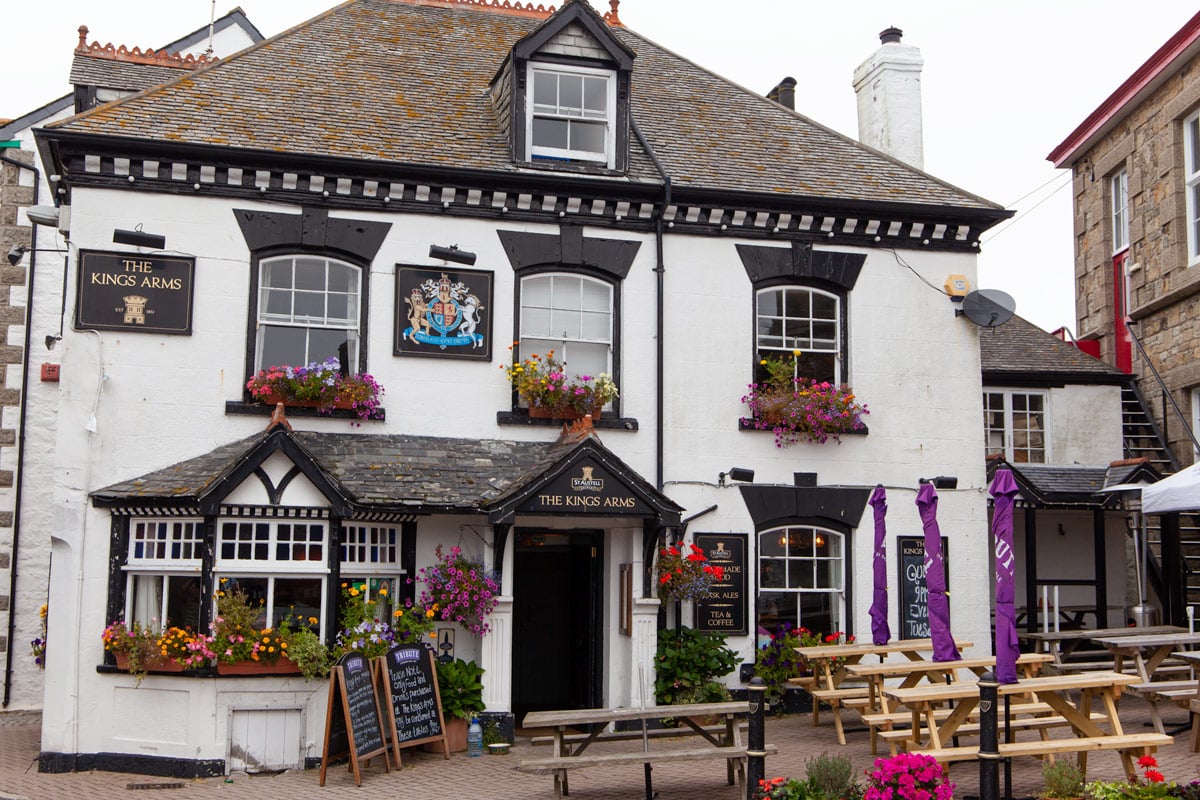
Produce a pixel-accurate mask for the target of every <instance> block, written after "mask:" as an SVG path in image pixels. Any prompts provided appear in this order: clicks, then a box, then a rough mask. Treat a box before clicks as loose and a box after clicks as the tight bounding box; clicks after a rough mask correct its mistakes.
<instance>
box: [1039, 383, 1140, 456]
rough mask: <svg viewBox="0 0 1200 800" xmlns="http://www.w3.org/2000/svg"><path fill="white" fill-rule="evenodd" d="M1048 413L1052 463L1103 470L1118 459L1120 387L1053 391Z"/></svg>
mask: <svg viewBox="0 0 1200 800" xmlns="http://www.w3.org/2000/svg"><path fill="white" fill-rule="evenodd" d="M1049 413H1050V421H1049V425H1048V426H1047V427H1048V428H1049V433H1050V456H1051V461H1052V463H1055V464H1089V465H1095V466H1107V465H1108V464H1111V463H1112V462H1113V461H1116V460H1117V459H1119V458H1121V457H1122V453H1123V451H1124V443H1123V442H1122V439H1121V387H1120V386H1081V385H1077V384H1076V385H1068V386H1061V387H1056V388H1054V389H1051V390H1050V403H1049Z"/></svg>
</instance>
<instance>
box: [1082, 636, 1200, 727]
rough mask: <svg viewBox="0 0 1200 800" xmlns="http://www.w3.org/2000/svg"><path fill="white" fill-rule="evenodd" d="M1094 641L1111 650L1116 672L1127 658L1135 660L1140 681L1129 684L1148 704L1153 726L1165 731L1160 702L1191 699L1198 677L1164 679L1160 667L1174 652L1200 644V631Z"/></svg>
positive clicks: (1121, 667)
mask: <svg viewBox="0 0 1200 800" xmlns="http://www.w3.org/2000/svg"><path fill="white" fill-rule="evenodd" d="M1135 630H1137V629H1135ZM1095 642H1096V644H1099V645H1101V646H1103V647H1104V648H1105V649H1106V650H1108V651H1109V652H1110V653H1112V655H1113V669H1115V670H1116V671H1117V672H1121V671H1122V670H1123V669H1124V667H1125V660H1126V659H1130V660H1132V662H1133V666H1134V670H1135V673H1136V676H1137V679H1138V680H1137V681H1136V682H1135V683H1134V684H1133V685H1131V686H1130V687H1129V691H1130V693H1131V694H1135V695H1137V696H1138V697H1140V698H1142V699H1143V700H1145V701H1146V702H1147V703H1148V704H1149V706H1150V720H1151V721H1152V722H1153V724H1154V729H1155V730H1156V731H1158V732H1159V733H1163V732H1164V730H1165V727H1164V725H1163V721H1162V714H1161V712H1160V711H1159V707H1158V704H1159V703H1160V702H1162V701H1164V700H1165V701H1169V702H1174V701H1175V699H1176V697H1177V696H1178V695H1183V696H1187V697H1189V698H1190V696H1191V695H1194V694H1195V693H1196V680H1195V679H1194V678H1191V677H1189V678H1188V679H1187V680H1182V681H1166V680H1162V679H1161V678H1162V676H1161V675H1160V674H1159V673H1160V668H1161V667H1162V666H1163V664H1164V662H1165V661H1166V660H1167V657H1168V656H1169V655H1171V652H1172V651H1174V650H1185V651H1186V649H1187V648H1189V647H1194V646H1195V645H1198V644H1200V633H1188V632H1187V631H1186V630H1183V629H1180V630H1179V631H1176V632H1172V633H1139V634H1137V635H1134V636H1111V637H1101V638H1098V639H1096V640H1095Z"/></svg>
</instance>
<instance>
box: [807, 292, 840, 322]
mask: <svg viewBox="0 0 1200 800" xmlns="http://www.w3.org/2000/svg"><path fill="white" fill-rule="evenodd" d="M812 304H813V316H814V317H815V318H817V319H828V320H836V319H837V305H838V303H837V298H834V297H829V296H828V295H824V294H816V293H813V295H812Z"/></svg>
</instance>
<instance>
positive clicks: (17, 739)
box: [0, 698, 1200, 800]
mask: <svg viewBox="0 0 1200 800" xmlns="http://www.w3.org/2000/svg"><path fill="white" fill-rule="evenodd" d="M826 719H827V715H826V716H823V721H825V720H826ZM846 719H847V722H849V720H850V715H849V714H847V716H846ZM1121 719H1122V722H1123V724H1124V726H1125V730H1126V732H1130V733H1132V732H1137V731H1147V730H1150V729H1149V728H1148V727H1146V721H1147V720H1148V719H1149V715H1148V714H1147V713H1146V707H1145V704H1144V703H1142V702H1141V701H1139V700H1137V699H1136V698H1126V699H1124V700H1123V701H1122V702H1121ZM1167 720H1168V723H1169V724H1171V723H1175V724H1178V723H1183V722H1185V721H1186V716H1185V714H1184V712H1182V711H1179V710H1172V711H1171V712H1169V713H1168V716H1167ZM10 721H16V722H21V721H20V720H10ZM38 736H39V727H38V725H36V724H28V722H27V721H24V724H15V725H14V724H9V725H4V717H3V716H0V800H11V799H12V798H28V800H59V798H70V797H74V798H87V797H95V798H101V797H102V798H106V799H107V798H114V797H122V796H127V797H130V798H131V800H151V798H154V797H161V798H164V799H165V800H192V799H193V798H196V799H200V798H222V800H242V799H243V798H244V799H245V800H275V799H276V798H278V799H279V800H285V799H286V800H296V798H306V797H322V798H324V797H328V798H337V797H347V798H349V797H354V798H358V799H359V800H361V798H364V797H368V796H377V795H380V794H382V793H386V794H387V795H389V796H394V797H404V798H430V797H455V798H479V799H480V800H509V798H521V800H525V799H526V798H528V799H529V800H549V799H550V798H553V797H554V791H553V782H552V780H551V778H550V777H549V776H542V775H527V774H525V773H521V772H518V771H516V769H515V767H516V765H517V764H518V763H519V762H520V760H521V759H522V758H523V757H529V756H530V755H531V754H534V755H538V756H541V755H545V752H546V751H545V749H544V748H541V747H538V748H536V749H535V748H534V747H533V746H532V745H530V744H529V742H528V741H527V740H526V741H518V743H517V745H516V746H515V747H514V748H513V751H512V753H511V754H509V755H507V756H490V755H485V756H483V757H481V758H467V757H466V755H465V754H456V755H454V756H452V757H451V759H450V760H449V761H444V760H443V759H442V757H441V756H440V755H439V756H435V755H431V754H425V753H414V754H412V755H411V757H407V758H406V759H405V763H404V765H403V767H402V768H401V769H400V770H399V771H393V772H392V773H391V774H384V772H383V770H382V769H379V768H373V769H370V770H368V771H367V772H366V773H365V775H364V778H363V786H362V788H356V787H355V785H354V779H353V776H352V775H351V774H350V773H349V771H348V770H347V769H346V768H345V767H341V768H339V769H337V770H334V771H333V772H331V773H330V775H329V777H328V779H327V780H326V784H325V787H324V788H323V789H322V788H320V787H318V785H317V777H318V775H317V771H316V770H310V771H294V772H285V773H283V774H280V775H276V776H272V777H265V776H261V777H255V776H248V775H246V774H244V773H234V774H233V775H231V776H229V778H228V779H220V778H209V779H205V780H185V781H181V782H180V783H182V784H183V785H182V786H181V787H178V788H170V789H167V788H155V789H151V788H146V786H147V785H160V784H171V783H176V781H172V780H171V779H167V778H157V777H146V776H137V775H128V774H119V773H112V772H87V773H70V774H61V775H42V774H39V773H38V771H37V755H38ZM847 738H848V740H849V744H848V745H847V746H846V747H839V746H838V744H837V739H836V737H835V736H834V733H833V729H832V727H831V726H830V725H829V724H828V722H827V721H826V722H824V724H823V725H822V726H821V727H819V728H813V727H812V724H811V718H810V717H808V716H807V715H805V716H791V717H782V718H774V719H770V720H768V722H767V741H768V742H769V743H771V744H774V745H775V746H776V747H778V748H779V754H778V755H776V756H771V757H769V758H768V759H767V769H766V771H767V776H768V777H770V776H776V775H786V776H799V777H802V776H803V774H804V763H805V761H806V760H807V759H809V758H812V757H813V756H816V755H820V754H821V753H823V752H827V753H831V754H835V753H836V754H844V755H847V756H849V757H850V758H851V760H852V761H853V763H854V765H855V768H856V769H857V770H859V771H862V770H865V769H866V768H867V767H869V766H870V765H871V762H872V758H873V757H872V756H871V755H870V752H869V749H868V744H867V735H866V732H865V730H860V729H856V728H854V727H851V728H850V732H849V734H848V737H847ZM1158 760H1159V763H1160V764H1161V765H1162V771H1163V773H1165V774H1166V776H1167V778H1168V779H1169V780H1175V781H1178V782H1180V783H1185V782H1190V781H1193V780H1200V755H1198V754H1195V753H1192V752H1190V751H1189V749H1188V734H1187V733H1183V734H1180V735H1178V736H1177V737H1176V743H1175V745H1173V746H1172V747H1169V748H1165V749H1163V750H1161V751H1160V752H1159V755H1158ZM1088 767H1089V775H1088V777H1089V779H1113V780H1116V779H1119V778H1120V777H1121V775H1120V772H1121V770H1120V761H1119V759H1118V757H1117V755H1116V754H1115V753H1093V754H1091V756H1090V758H1089V765H1088ZM1013 772H1014V780H1013V796H1014V797H1018V798H1020V797H1031V796H1033V795H1034V794H1036V793H1037V792H1038V791H1039V790H1040V789H1041V787H1042V782H1041V770H1040V766H1039V764H1038V762H1036V761H1034V760H1032V759H1027V760H1023V761H1019V762H1016V763H1014V768H1013ZM653 776H654V788H655V790H656V791H657V792H658V793H659V798H660V800H739V798H738V794H737V790H736V788H735V787H730V786H728V785H726V783H725V768H724V765H723V764H721V763H719V762H715V761H711V762H710V761H703V762H692V763H682V764H670V765H659V766H657V767H655V769H654V773H653ZM953 777H954V779H955V780H956V781H957V782H958V784H959V788H958V791H957V792H956V797H962V798H966V797H972V796H976V795H978V768H977V766H976V765H975V764H974V763H965V764H958V765H955V767H954V770H953ZM135 790H136V791H135ZM571 797H572V798H574V800H616V799H617V798H621V799H622V800H626V799H628V798H641V797H645V788H644V781H643V769H642V767H641V765H636V766H627V767H610V768H605V769H599V768H591V769H585V770H580V771H577V772H574V773H572V776H571Z"/></svg>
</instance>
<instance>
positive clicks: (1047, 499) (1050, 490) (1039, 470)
mask: <svg viewBox="0 0 1200 800" xmlns="http://www.w3.org/2000/svg"><path fill="white" fill-rule="evenodd" d="M1000 468H1005V469H1009V470H1012V474H1013V479H1014V480H1015V481H1016V482H1017V486H1018V487H1020V489H1021V494H1020V495H1019V496H1018V498H1017V499H1018V500H1022V501H1024V503H1025V504H1026V505H1032V506H1036V507H1039V508H1045V507H1054V506H1072V507H1078V506H1086V507H1090V508H1101V507H1108V508H1112V507H1114V506H1117V505H1119V503H1120V495H1118V494H1098V492H1100V490H1101V489H1103V488H1104V487H1106V486H1110V485H1112V484H1113V483H1114V482H1116V483H1120V482H1122V481H1123V480H1124V479H1127V478H1129V477H1130V476H1132V475H1135V474H1141V471H1142V470H1145V469H1146V467H1145V465H1144V464H1143V463H1142V462H1141V461H1137V462H1114V463H1113V464H1111V465H1109V466H1089V465H1084V464H1012V463H1009V462H1007V461H1005V460H1004V459H1003V458H991V459H989V460H988V480H989V481H990V480H991V479H992V477H993V476H994V475H995V472H996V470H997V469H1000Z"/></svg>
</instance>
